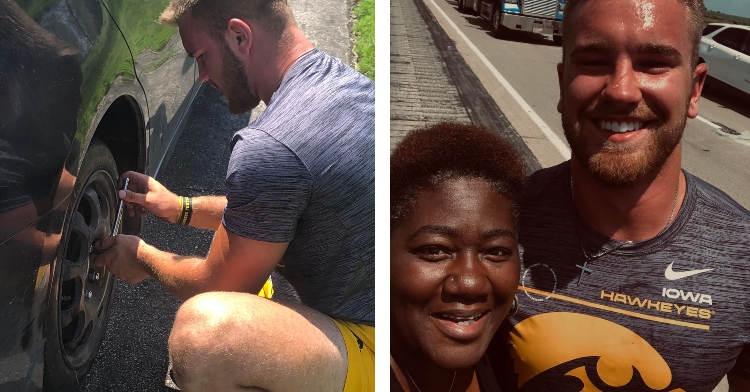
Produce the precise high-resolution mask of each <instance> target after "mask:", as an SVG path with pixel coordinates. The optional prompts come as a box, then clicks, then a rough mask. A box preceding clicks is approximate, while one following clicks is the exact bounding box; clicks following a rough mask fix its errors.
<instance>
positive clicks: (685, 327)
mask: <svg viewBox="0 0 750 392" xmlns="http://www.w3.org/2000/svg"><path fill="white" fill-rule="evenodd" d="M685 177H686V179H687V191H686V195H685V199H684V201H683V204H682V207H681V209H680V211H679V213H678V214H677V216H676V217H675V218H674V221H673V222H672V224H671V225H670V226H669V227H668V228H667V229H666V230H665V231H664V232H662V233H661V234H660V235H658V236H656V237H654V238H652V239H650V240H646V241H642V242H636V243H623V242H618V241H614V240H611V239H609V238H606V237H604V236H602V235H600V234H598V233H596V232H594V231H593V230H591V229H589V228H588V227H587V226H586V225H585V224H583V222H582V221H581V220H580V218H579V217H578V216H577V214H576V212H575V209H574V205H573V199H572V196H571V191H570V164H569V162H565V163H563V164H560V165H558V166H555V167H552V168H549V169H544V170H541V171H539V172H537V173H535V174H534V175H532V176H531V177H530V178H529V183H528V185H527V191H526V194H525V198H524V205H523V208H522V213H521V227H520V230H519V244H520V246H521V247H522V251H521V252H522V253H521V255H522V266H521V280H520V284H519V290H518V293H517V295H516V297H517V299H518V303H519V310H518V313H517V314H516V315H515V316H513V317H511V318H510V319H509V322H507V323H505V325H504V326H503V327H502V328H501V330H500V331H498V334H497V335H496V337H495V339H494V341H493V342H492V344H491V346H490V350H489V351H488V354H489V355H490V356H491V360H492V363H493V368H494V370H495V372H496V374H497V379H498V380H500V381H501V382H502V383H503V385H502V387H503V390H505V391H508V390H519V391H561V392H562V391H616V390H623V391H675V392H676V391H688V392H692V391H711V390H713V388H714V387H715V386H716V385H717V384H718V383H719V381H720V380H721V379H722V377H723V376H724V375H725V374H726V373H727V372H729V371H730V370H731V369H733V368H734V367H735V366H736V368H735V370H737V371H738V374H740V375H744V374H748V373H749V372H748V370H750V350H745V353H744V354H743V355H741V352H742V351H743V348H744V347H745V346H746V345H748V343H750V212H748V211H747V210H746V209H744V208H743V207H742V206H740V205H739V204H738V203H736V202H735V201H733V200H732V199H731V198H730V197H729V196H727V195H725V194H724V193H723V192H721V191H719V190H718V189H716V188H714V187H713V186H711V185H709V184H707V183H705V182H703V181H702V180H700V179H698V178H696V177H694V176H692V175H690V174H688V173H685ZM582 247H583V248H584V249H585V250H586V253H587V254H589V255H596V254H599V253H604V255H603V256H602V257H600V258H596V259H594V260H593V261H590V262H588V263H587V264H586V265H585V267H586V270H583V268H582V267H584V261H585V260H586V258H585V257H584V254H583V250H582ZM748 347H750V346H748Z"/></svg>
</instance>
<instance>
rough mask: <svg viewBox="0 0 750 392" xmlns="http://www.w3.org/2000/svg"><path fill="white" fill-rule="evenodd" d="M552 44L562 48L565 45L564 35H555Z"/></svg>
mask: <svg viewBox="0 0 750 392" xmlns="http://www.w3.org/2000/svg"><path fill="white" fill-rule="evenodd" d="M552 42H554V43H555V45H557V46H562V44H563V40H562V35H553V36H552Z"/></svg>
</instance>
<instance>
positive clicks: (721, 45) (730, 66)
mask: <svg viewBox="0 0 750 392" xmlns="http://www.w3.org/2000/svg"><path fill="white" fill-rule="evenodd" d="M748 33H750V31H748V30H744V29H739V28H735V27H729V28H726V29H724V30H721V31H719V32H718V33H717V34H716V35H714V36H713V37H712V40H713V41H714V42H715V44H711V43H710V42H709V45H708V48H707V49H706V53H705V57H704V59H705V60H706V63H707V64H708V74H709V75H711V76H712V77H714V78H716V79H718V80H720V81H722V82H724V83H727V84H729V85H731V86H736V87H739V86H738V83H737V77H738V72H737V71H736V69H737V67H738V65H739V64H738V61H737V60H738V58H737V57H738V56H740V55H741V54H742V52H740V49H742V47H743V45H744V43H745V40H746V39H747V35H748Z"/></svg>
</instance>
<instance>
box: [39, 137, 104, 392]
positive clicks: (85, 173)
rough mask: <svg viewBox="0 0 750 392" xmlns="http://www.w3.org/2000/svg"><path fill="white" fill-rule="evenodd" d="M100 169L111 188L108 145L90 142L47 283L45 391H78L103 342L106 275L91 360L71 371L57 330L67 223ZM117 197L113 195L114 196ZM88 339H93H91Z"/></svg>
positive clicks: (58, 326)
mask: <svg viewBox="0 0 750 392" xmlns="http://www.w3.org/2000/svg"><path fill="white" fill-rule="evenodd" d="M99 170H105V171H106V172H107V173H108V174H109V176H110V177H111V179H112V181H113V187H114V186H115V184H116V181H117V173H118V172H117V166H116V165H115V161H114V158H113V157H112V154H111V153H110V151H109V149H108V148H107V146H106V145H105V144H104V143H102V142H100V141H98V140H92V142H91V144H90V145H89V148H88V149H87V150H86V155H85V156H84V159H83V163H82V164H81V168H80V169H79V171H78V176H77V178H76V184H75V186H74V188H73V192H72V193H71V196H70V197H71V202H70V204H69V206H68V210H67V211H66V214H65V223H64V225H63V235H62V237H61V240H60V246H59V249H58V254H57V257H56V258H55V261H54V263H55V265H54V270H53V275H52V277H53V278H52V282H51V284H50V293H49V297H48V298H49V300H48V302H47V313H46V319H45V324H44V337H45V339H46V343H45V346H44V391H70V390H74V389H75V388H77V386H78V383H79V382H80V380H81V379H82V378H83V376H85V375H86V373H87V372H88V370H89V369H90V368H91V364H92V363H93V361H94V358H95V357H96V353H97V352H98V350H99V348H100V346H101V343H102V341H103V340H104V336H105V332H106V327H107V323H108V320H109V315H110V311H111V305H112V299H113V297H114V291H115V284H116V281H115V278H114V276H112V275H109V278H108V279H110V280H111V281H110V282H108V283H107V287H108V290H106V292H105V294H104V298H103V307H104V310H103V311H102V312H101V315H100V316H99V317H100V319H99V321H98V323H100V324H99V325H100V328H102V331H101V335H100V336H99V339H98V341H97V342H96V343H95V346H94V350H93V354H92V355H91V357H90V358H87V359H86V361H85V362H84V364H83V365H82V366H80V367H78V368H75V369H73V368H71V367H70V366H69V365H68V363H67V361H66V360H65V358H64V356H63V350H62V347H61V342H60V335H59V333H60V332H59V328H60V321H59V317H60V306H59V302H60V298H59V296H60V284H61V273H62V264H63V262H62V260H63V258H64V252H65V247H66V244H67V241H68V237H69V235H70V232H69V230H70V224H71V220H72V217H73V214H74V212H75V211H76V209H77V205H78V202H79V200H78V198H79V197H80V195H81V192H83V190H84V187H85V186H86V185H87V183H88V181H89V178H90V177H91V175H92V174H94V173H95V172H97V171H99ZM115 194H116V193H115ZM115 197H116V196H115ZM90 338H91V339H95V338H96V337H93V336H91V337H90Z"/></svg>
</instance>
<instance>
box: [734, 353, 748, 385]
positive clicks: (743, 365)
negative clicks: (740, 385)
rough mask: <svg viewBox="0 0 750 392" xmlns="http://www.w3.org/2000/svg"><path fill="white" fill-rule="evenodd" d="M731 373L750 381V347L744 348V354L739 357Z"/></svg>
mask: <svg viewBox="0 0 750 392" xmlns="http://www.w3.org/2000/svg"><path fill="white" fill-rule="evenodd" d="M731 371H732V372H733V373H734V374H736V375H738V376H739V377H742V378H743V379H744V380H748V381H750V345H746V346H745V347H743V348H742V352H740V356H739V357H737V362H735V363H734V367H733V368H732V370H731Z"/></svg>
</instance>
